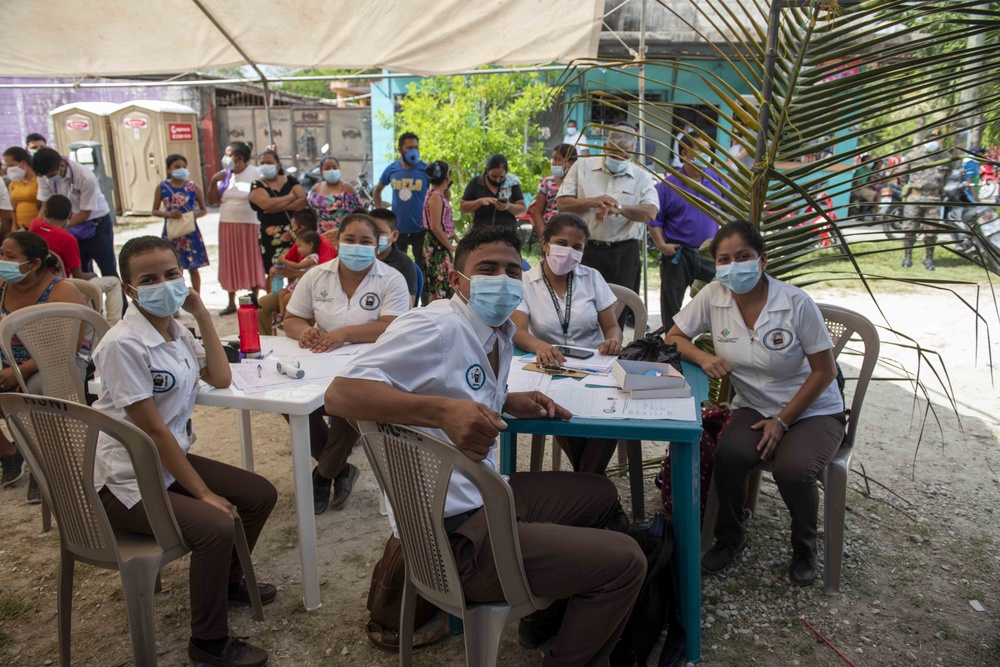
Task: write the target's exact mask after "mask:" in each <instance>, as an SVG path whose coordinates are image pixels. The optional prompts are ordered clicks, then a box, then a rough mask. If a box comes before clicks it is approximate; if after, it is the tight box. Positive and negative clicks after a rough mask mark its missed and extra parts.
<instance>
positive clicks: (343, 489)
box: [330, 463, 358, 510]
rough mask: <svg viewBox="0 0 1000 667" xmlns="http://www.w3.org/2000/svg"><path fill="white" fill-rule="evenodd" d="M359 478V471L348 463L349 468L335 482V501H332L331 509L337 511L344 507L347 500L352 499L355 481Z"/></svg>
mask: <svg viewBox="0 0 1000 667" xmlns="http://www.w3.org/2000/svg"><path fill="white" fill-rule="evenodd" d="M357 478H358V469H357V468H356V467H355V466H354V465H352V464H350V463H348V464H347V467H346V468H344V470H343V471H342V472H341V473H340V474H339V475H337V477H336V479H334V480H333V499H332V500H330V509H332V510H335V509H339V508H340V507H343V505H344V503H346V502H347V499H348V498H350V497H351V491H352V490H353V489H354V480H356V479H357Z"/></svg>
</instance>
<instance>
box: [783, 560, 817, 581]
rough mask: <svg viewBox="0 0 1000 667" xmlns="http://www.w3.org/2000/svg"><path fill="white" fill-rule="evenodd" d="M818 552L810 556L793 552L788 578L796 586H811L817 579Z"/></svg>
mask: <svg viewBox="0 0 1000 667" xmlns="http://www.w3.org/2000/svg"><path fill="white" fill-rule="evenodd" d="M816 568H817V563H816V554H809V555H808V556H805V555H802V554H792V564H791V565H790V566H789V567H788V578H789V579H791V580H792V583H793V584H795V585H796V586H810V585H812V582H814V581H816V574H817V572H816Z"/></svg>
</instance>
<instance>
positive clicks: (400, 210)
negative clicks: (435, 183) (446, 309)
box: [372, 132, 429, 274]
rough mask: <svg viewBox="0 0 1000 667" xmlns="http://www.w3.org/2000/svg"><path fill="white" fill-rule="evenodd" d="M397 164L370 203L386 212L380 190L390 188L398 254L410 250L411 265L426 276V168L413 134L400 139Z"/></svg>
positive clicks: (380, 181) (381, 180) (383, 178)
mask: <svg viewBox="0 0 1000 667" xmlns="http://www.w3.org/2000/svg"><path fill="white" fill-rule="evenodd" d="M397 147H398V149H399V160H397V161H396V162H393V163H392V164H390V165H389V166H388V167H386V168H385V171H383V172H382V176H381V177H380V178H379V179H378V185H376V186H375V189H374V190H373V191H372V201H373V203H374V204H375V208H385V205H384V204H383V203H382V190H384V189H385V186H387V185H391V186H392V212H393V213H395V214H396V224H397V225H398V228H399V239H398V240H397V241H396V247H397V248H399V250H400V252H406V249H407V248H413V261H415V262H416V263H417V266H419V267H420V270H421V271H423V272H424V274H426V273H427V267H426V265H425V264H424V236H425V235H426V234H427V231H426V230H425V229H424V227H423V224H422V223H423V213H424V197H426V196H427V187H428V185H429V181H428V180H427V164H426V163H424V162H423V161H422V160H421V159H420V138H419V137H418V136H417V135H415V134H413V133H412V132H404V133H403V134H401V135H399V143H398V144H397Z"/></svg>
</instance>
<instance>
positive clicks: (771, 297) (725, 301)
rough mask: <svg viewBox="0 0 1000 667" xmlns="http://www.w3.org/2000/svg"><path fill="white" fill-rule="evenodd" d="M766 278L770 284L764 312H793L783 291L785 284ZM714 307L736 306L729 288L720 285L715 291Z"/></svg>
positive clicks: (790, 303)
mask: <svg viewBox="0 0 1000 667" xmlns="http://www.w3.org/2000/svg"><path fill="white" fill-rule="evenodd" d="M764 278H765V279H766V280H767V282H768V290H767V303H765V304H764V309H763V312H772V311H778V310H791V308H792V302H791V301H789V300H788V294H787V293H786V292H785V290H784V289H782V287H783V283H782V282H781V281H780V280H777V279H775V278H772V277H771V276H769V275H767V274H766V273H765V274H764ZM712 305H713V306H719V307H720V308H732V307H734V306H735V305H736V300H735V299H734V298H733V293H732V292H731V291H730V290H729V288H727V287H723V286H722V285H720V286H719V289H717V290H715V294H714V295H712Z"/></svg>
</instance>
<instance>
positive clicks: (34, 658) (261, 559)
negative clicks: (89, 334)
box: [0, 218, 1000, 667]
mask: <svg viewBox="0 0 1000 667" xmlns="http://www.w3.org/2000/svg"><path fill="white" fill-rule="evenodd" d="M202 226H203V231H204V233H205V236H206V240H207V241H208V245H209V246H210V251H211V256H212V259H213V261H214V260H215V258H216V252H215V248H214V246H215V244H216V239H217V234H216V233H215V227H214V224H213V222H212V219H211V218H210V219H209V220H208V221H206V222H205V223H203V225H202ZM156 227H158V226H156ZM138 233H141V231H133V232H129V233H120V234H119V235H118V239H117V240H118V242H119V243H122V242H124V240H126V239H127V238H128V237H129V236H131V235H135V234H138ZM203 282H204V288H203V293H204V295H205V300H206V302H207V303H208V304H209V306H210V307H211V308H212V309H213V310H218V309H220V308H221V307H223V306H224V305H225V295H224V293H222V292H221V291H220V290H219V287H218V283H217V281H216V280H215V275H214V270H213V269H211V268H210V269H208V270H205V271H203ZM813 295H814V297H815V298H816V299H817V300H818V301H821V302H830V303H837V304H840V305H844V306H846V307H849V308H852V309H854V310H857V311H859V312H862V313H865V314H866V315H868V316H869V317H871V318H872V319H873V320H874V321H876V322H877V323H880V324H884V323H885V322H884V320H882V319H881V318H880V317H879V313H878V310H877V309H876V308H875V307H874V305H873V304H872V302H871V300H870V298H869V297H867V296H866V295H864V294H862V293H859V292H848V291H839V290H838V291H833V290H822V291H815V292H813ZM962 295H963V296H964V297H965V298H966V299H967V300H970V301H971V302H975V299H976V291H975V289H973V288H964V289H963V290H962ZM982 298H983V299H984V300H985V301H986V302H989V299H988V298H987V297H986V294H985V292H984V293H983V294H982ZM879 303H880V304H881V306H882V310H883V312H884V314H885V315H886V317H887V318H888V322H889V324H890V325H892V326H894V327H896V328H898V329H899V330H900V331H902V332H905V333H906V334H907V335H908V336H910V337H912V338H913V339H915V340H916V341H919V343H920V344H921V345H922V346H924V347H926V348H928V349H929V350H933V351H934V352H935V353H939V354H940V357H937V356H934V355H930V356H931V361H932V365H933V366H934V368H936V369H937V372H938V373H940V374H941V376H942V377H945V376H944V375H943V373H944V369H946V370H947V380H946V382H948V383H950V384H949V386H950V391H949V392H944V391H942V389H941V384H940V383H939V382H938V380H937V379H936V378H935V376H934V372H932V371H931V368H930V366H929V365H928V363H927V361H926V360H925V361H924V362H923V363H922V364H920V365H919V369H920V380H921V382H922V383H923V385H924V386H925V387H926V389H927V391H928V392H929V395H930V397H931V401H932V406H933V409H934V414H932V415H930V416H928V418H927V419H926V420H924V419H923V417H924V412H925V408H926V407H927V403H926V401H925V400H924V398H923V395H922V394H920V395H919V396H918V398H917V399H916V400H915V399H914V395H915V391H914V388H913V386H912V385H911V383H910V382H908V381H907V380H905V379H904V378H903V377H902V376H901V374H900V372H899V371H898V369H897V368H895V367H894V366H893V365H891V364H888V363H887V364H883V365H882V366H881V367H880V369H879V370H878V372H877V373H876V374H877V375H878V376H879V377H880V378H882V379H883V380H884V381H880V382H876V383H875V384H874V385H873V386H872V387H871V388H870V390H869V394H868V398H867V401H866V404H865V409H864V414H863V416H862V418H861V419H862V428H861V432H860V435H859V439H858V442H857V453H856V456H855V458H854V463H853V465H852V468H853V470H854V471H855V473H853V474H852V475H851V478H850V487H851V489H850V491H849V492H848V498H847V500H848V510H849V513H848V520H847V531H846V532H847V548H846V554H845V569H844V583H843V595H841V596H840V597H835V598H827V597H824V596H823V595H822V591H821V589H820V587H819V586H818V585H817V586H814V587H812V588H809V589H805V590H802V589H793V587H791V586H790V585H789V584H788V581H787V578H786V576H785V570H786V568H787V558H788V555H787V546H788V544H787V541H788V537H787V530H788V516H787V511H786V510H785V508H784V506H783V504H782V503H781V501H780V498H779V497H778V495H777V490H776V488H775V487H774V486H773V484H767V483H765V485H764V487H763V494H762V497H761V503H760V506H759V508H758V513H757V515H756V516H755V518H754V519H753V521H752V523H751V527H750V540H751V546H750V549H749V550H748V552H747V553H746V555H745V556H744V558H743V559H742V561H741V562H740V563H739V564H738V565H737V566H736V567H734V568H733V569H732V570H730V571H729V572H728V573H727V574H726V575H725V576H722V577H706V579H705V581H704V584H703V591H704V611H703V616H702V618H703V625H704V631H703V643H704V661H705V662H704V664H706V665H712V666H721V665H726V666H728V665H743V664H760V665H841V664H847V663H845V662H842V661H841V659H840V658H839V657H837V655H836V654H835V653H834V652H833V651H832V650H831V649H830V648H828V647H827V646H826V645H824V644H821V643H818V642H817V640H816V638H815V636H814V635H813V634H812V633H811V632H810V631H809V630H808V629H807V628H806V627H805V626H804V624H803V623H802V621H801V620H800V617H801V618H804V619H806V620H807V621H808V622H809V623H811V624H812V625H813V626H814V627H815V628H816V629H817V630H818V631H819V632H820V633H821V634H823V635H824V636H825V637H826V638H827V639H828V640H829V641H830V642H831V643H832V644H833V645H834V646H836V647H837V648H838V650H839V651H841V652H842V653H843V654H844V655H845V656H846V657H847V658H848V659H850V661H851V662H852V664H854V665H858V666H859V667H860V666H862V665H872V666H875V665H910V664H920V665H927V664H945V665H1000V509H998V508H1000V503H998V500H1000V447H998V442H1000V439H998V438H1000V426H998V420H997V417H996V415H997V414H998V413H1000V400H998V398H997V390H996V387H995V384H994V381H995V378H994V373H993V370H992V368H991V366H990V358H991V357H990V354H992V357H993V359H1000V343H998V342H997V341H998V340H1000V338H998V337H1000V322H998V318H997V313H996V310H994V309H993V307H992V306H989V307H983V308H982V310H983V313H982V314H983V316H984V317H985V319H986V324H988V325H989V335H990V339H989V342H987V337H986V328H985V326H984V324H983V323H982V322H980V323H979V326H978V330H977V326H976V320H975V318H974V317H973V315H972V313H971V311H969V310H968V309H967V308H966V307H965V306H963V305H962V304H961V302H960V301H958V300H957V299H956V298H955V297H954V296H952V295H950V294H947V293H944V292H941V291H935V290H922V291H916V290H913V291H908V292H905V293H901V292H899V291H898V288H897V289H896V291H894V292H892V293H887V294H884V295H881V296H880V299H879ZM217 326H218V328H219V329H220V331H222V332H223V333H232V332H234V331H235V329H236V321H235V318H234V317H227V318H217ZM977 333H978V337H977ZM883 341H884V343H883V358H885V359H894V360H896V361H897V362H899V363H902V364H904V365H905V367H906V368H908V369H910V370H911V371H912V372H916V371H917V369H918V364H917V361H916V356H915V354H914V352H913V350H911V349H908V347H907V346H909V345H910V342H909V341H908V340H906V339H902V338H897V337H895V336H894V335H893V334H891V333H890V332H888V331H884V332H883ZM994 363H996V362H994ZM851 364H852V360H850V359H848V360H847V364H846V366H847V375H848V376H850V375H851ZM948 393H950V394H951V395H952V396H953V397H954V398H955V401H956V403H955V408H957V414H956V410H953V408H952V407H951V404H950V402H949V399H948V396H947V394H948ZM935 415H936V417H935ZM938 420H939V422H940V423H938ZM194 423H195V428H196V430H197V433H198V436H199V440H198V443H197V445H196V451H198V453H200V454H203V455H209V456H213V457H216V458H218V459H220V460H223V461H226V462H229V463H232V464H237V465H238V464H239V451H238V441H237V435H236V428H235V426H236V420H235V415H234V414H232V413H230V412H227V411H225V410H221V409H214V408H204V407H198V408H196V410H195V415H194ZM921 431H922V436H921ZM253 434H254V442H255V458H256V464H257V470H258V472H260V473H261V474H263V475H265V476H266V477H268V479H270V480H271V481H272V482H273V483H274V484H275V485H276V486H277V488H278V490H279V493H280V497H279V502H278V506H277V508H276V510H275V512H274V514H273V516H272V518H271V521H270V522H269V524H268V526H267V527H266V528H265V531H264V534H263V536H262V538H261V542H260V544H259V545H258V548H257V550H256V552H255V554H254V560H255V564H256V570H257V576H258V578H260V579H261V580H263V581H270V582H273V583H275V584H276V585H277V586H278V588H279V591H280V593H279V598H278V600H277V601H276V602H275V603H274V604H273V605H271V606H269V607H267V608H266V609H265V616H266V620H265V621H263V622H255V621H253V620H252V619H251V617H250V613H249V611H247V610H245V609H239V610H235V611H234V612H233V613H232V614H231V616H230V624H231V630H232V633H233V634H235V635H241V636H248V637H250V638H251V641H253V642H254V643H258V644H260V645H263V646H264V647H266V648H268V649H269V650H270V651H271V656H272V658H271V662H270V664H271V665H275V666H279V667H285V666H291V665H392V664H397V659H396V657H395V656H390V655H387V654H384V653H380V652H378V651H375V650H374V649H372V648H371V646H370V644H369V643H368V641H367V639H366V636H365V633H364V623H365V621H366V619H367V611H366V609H365V600H366V596H367V591H368V585H369V580H370V575H371V570H372V565H373V563H374V561H375V560H376V559H377V558H378V557H379V555H380V554H381V551H382V546H383V544H384V541H385V538H386V537H387V536H388V534H389V527H388V524H387V522H386V520H385V519H384V518H381V517H379V515H378V510H377V495H376V494H377V487H376V483H375V480H374V478H373V477H372V475H371V473H370V470H369V466H368V463H367V461H366V460H365V457H364V455H363V454H362V452H361V451H360V449H358V450H356V451H355V454H354V456H353V457H352V461H353V462H354V463H355V464H356V465H358V466H359V467H360V468H361V469H362V474H361V476H360V478H359V480H358V483H357V486H356V487H355V491H354V494H353V496H352V497H351V499H350V501H349V502H348V503H347V504H346V506H345V507H344V508H343V509H342V510H341V511H336V512H328V513H327V514H324V515H323V516H320V517H318V518H317V522H316V523H317V531H318V537H319V559H320V574H321V579H322V582H323V586H322V591H323V607H322V608H321V609H319V610H317V611H315V612H312V613H306V612H305V611H304V610H303V608H302V605H301V597H300V586H299V576H300V575H299V565H298V563H299V559H298V551H297V537H296V521H295V512H294V507H293V493H292V479H291V457H290V453H289V448H288V442H289V432H288V427H287V425H286V424H285V423H284V422H283V421H282V420H281V419H280V417H277V416H274V415H254V416H253ZM918 440H920V446H919V449H918ZM528 449H529V447H528V446H527V443H526V442H522V446H521V448H520V456H519V467H520V468H521V469H525V468H527V466H528V458H527V457H528ZM663 451H664V443H645V444H644V454H645V456H646V457H647V458H654V457H656V456H662V454H663ZM862 470H863V471H864V472H865V473H867V475H868V479H869V481H868V482H867V483H866V480H865V479H864V478H863V476H862V474H860V473H861V471H862ZM616 481H617V483H618V485H619V487H620V489H621V490H622V497H623V498H626V499H627V498H628V493H627V485H626V483H625V480H624V478H621V477H619V478H617V479H616ZM24 489H25V486H24V482H23V481H22V482H21V483H20V484H19V485H18V486H16V487H15V488H14V489H7V490H4V491H2V492H0V507H2V511H3V517H4V528H5V529H4V532H3V539H2V540H0V664H2V665H27V666H34V665H47V664H55V663H56V662H58V641H57V636H56V614H55V604H56V603H55V597H56V590H57V585H56V572H57V564H58V536H57V534H56V532H52V533H48V534H42V533H41V532H40V529H41V522H40V518H39V511H38V508H37V507H31V506H28V505H26V504H24ZM646 495H647V498H646V506H647V511H649V512H651V511H652V510H653V509H655V508H656V507H657V506H658V503H659V490H658V489H656V488H655V487H654V486H653V485H652V483H650V484H649V485H648V487H647V494H646ZM625 503H626V505H627V500H626V501H625ZM821 516H822V513H821ZM821 520H822V519H821ZM76 573H77V574H76V582H75V592H74V599H73V604H74V625H73V664H78V665H99V666H102V667H110V666H112V665H125V664H131V662H130V649H129V646H130V644H129V636H128V625H127V620H126V616H125V609H124V602H123V596H122V592H121V585H120V582H119V579H118V576H117V574H115V573H114V572H113V571H102V570H96V569H94V568H91V567H89V566H85V565H78V566H77V569H76ZM163 584H164V588H165V590H164V592H163V593H162V594H160V595H158V596H156V599H155V608H156V623H157V626H156V630H157V645H158V648H159V651H160V664H161V665H171V666H173V665H186V664H189V662H188V660H187V657H186V643H187V637H188V634H189V628H188V618H189V616H188V598H187V561H186V559H182V560H180V561H178V562H176V563H174V564H171V565H170V566H168V567H167V568H166V569H165V570H164V573H163ZM970 600H978V601H979V603H981V604H982V605H983V607H984V608H985V609H986V611H985V612H977V611H975V610H974V609H973V607H972V606H971V605H970ZM540 657H541V653H540V652H538V651H534V652H532V651H525V650H522V649H521V648H520V647H519V646H518V645H517V642H516V635H515V633H514V629H513V628H512V627H511V628H508V629H507V632H506V634H505V636H504V639H503V644H502V646H501V656H500V662H501V664H504V665H536V664H539V662H540ZM414 662H415V664H417V665H461V664H464V653H463V644H462V638H461V637H447V638H445V639H443V640H441V641H439V642H438V643H436V644H434V645H432V646H430V647H427V648H424V649H421V650H419V651H416V652H415V654H414Z"/></svg>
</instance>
